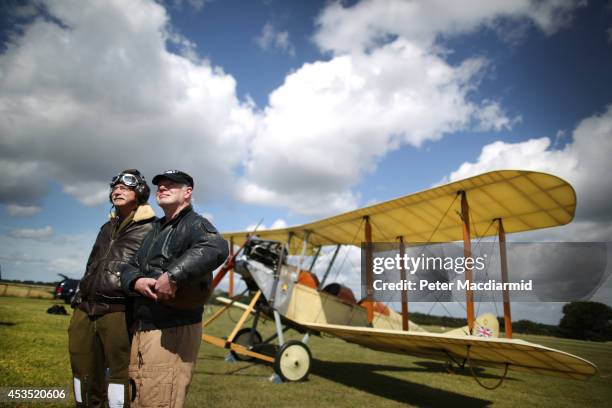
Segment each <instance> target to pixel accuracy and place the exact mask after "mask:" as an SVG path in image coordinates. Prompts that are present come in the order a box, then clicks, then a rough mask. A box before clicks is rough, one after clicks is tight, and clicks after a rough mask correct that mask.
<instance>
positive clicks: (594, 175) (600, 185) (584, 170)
mask: <svg viewBox="0 0 612 408" xmlns="http://www.w3.org/2000/svg"><path fill="white" fill-rule="evenodd" d="M572 139H573V141H572V142H570V143H567V144H566V145H565V147H564V148H563V149H560V150H555V149H552V148H551V140H550V139H549V138H547V137H543V138H539V139H530V140H527V141H524V142H520V143H505V142H501V141H498V142H494V143H491V144H488V145H486V146H484V147H483V148H482V151H481V153H480V156H479V157H478V159H477V160H476V161H475V162H465V163H463V164H462V165H461V166H460V167H459V168H458V169H457V170H456V171H454V172H452V173H451V174H450V176H449V177H448V178H447V179H446V180H445V181H448V180H450V181H454V180H459V179H463V178H466V177H469V176H472V175H476V174H480V173H483V172H486V171H490V170H495V169H504V168H516V169H524V170H538V171H544V172H548V173H552V174H555V175H557V176H559V177H562V178H564V179H565V180H567V181H569V182H570V183H571V184H572V185H573V186H574V188H575V189H576V194H577V196H578V200H577V202H578V207H577V214H576V218H577V220H578V221H605V222H611V221H612V178H610V177H609V175H610V174H612V161H611V160H610V154H612V105H610V106H608V107H607V108H606V110H605V111H604V112H603V113H601V114H596V115H593V116H591V117H589V118H586V119H584V120H582V121H581V122H580V123H579V124H578V125H577V127H576V129H575V130H574V131H573V134H572ZM602 227H604V228H607V227H605V226H604V225H602ZM610 238H612V236H610Z"/></svg>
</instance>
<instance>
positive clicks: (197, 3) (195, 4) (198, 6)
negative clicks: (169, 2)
mask: <svg viewBox="0 0 612 408" xmlns="http://www.w3.org/2000/svg"><path fill="white" fill-rule="evenodd" d="M210 1H211V0H174V1H173V5H174V7H175V8H177V9H179V10H180V9H182V8H183V3H187V4H188V5H189V7H191V8H192V9H193V10H195V11H196V12H198V11H201V10H202V9H203V8H204V6H205V5H206V3H209V2H210Z"/></svg>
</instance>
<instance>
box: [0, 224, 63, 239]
mask: <svg viewBox="0 0 612 408" xmlns="http://www.w3.org/2000/svg"><path fill="white" fill-rule="evenodd" d="M7 235H8V236H10V237H13V238H17V239H34V240H39V241H45V240H48V239H49V238H51V237H52V236H53V228H51V226H50V225H47V226H46V227H44V228H16V229H12V230H9V231H8V232H7Z"/></svg>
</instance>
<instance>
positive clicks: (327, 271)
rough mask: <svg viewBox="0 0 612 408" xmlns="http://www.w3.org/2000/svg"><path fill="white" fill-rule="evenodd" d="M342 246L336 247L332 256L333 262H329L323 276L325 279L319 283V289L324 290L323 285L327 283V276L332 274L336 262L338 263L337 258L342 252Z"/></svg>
mask: <svg viewBox="0 0 612 408" xmlns="http://www.w3.org/2000/svg"><path fill="white" fill-rule="evenodd" d="M341 246H342V245H340V244H338V245H336V250H335V251H334V255H332V259H331V261H329V264H328V265H327V269H326V270H325V274H323V278H322V279H321V283H319V287H318V288H317V289H322V288H323V285H325V281H326V280H327V276H328V275H329V273H330V272H331V268H332V266H333V265H334V262H335V261H336V257H337V256H338V252H340V247H341Z"/></svg>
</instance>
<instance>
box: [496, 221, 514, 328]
mask: <svg viewBox="0 0 612 408" xmlns="http://www.w3.org/2000/svg"><path fill="white" fill-rule="evenodd" d="M497 220H498V221H499V259H500V262H501V279H502V284H503V285H504V287H505V286H506V285H505V284H506V282H508V258H507V256H506V255H507V254H506V231H505V230H504V223H503V222H502V219H501V218H498V219H497ZM502 294H503V298H504V328H505V334H506V338H507V339H511V338H512V314H511V313H510V293H509V292H508V289H504V291H503V292H502Z"/></svg>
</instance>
